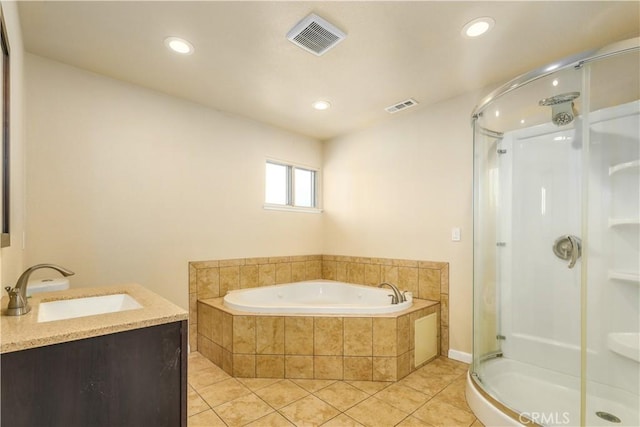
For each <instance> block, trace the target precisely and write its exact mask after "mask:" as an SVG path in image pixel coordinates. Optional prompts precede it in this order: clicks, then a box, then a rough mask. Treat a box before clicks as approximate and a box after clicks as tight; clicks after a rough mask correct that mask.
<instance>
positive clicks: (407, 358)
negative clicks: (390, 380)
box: [396, 351, 413, 380]
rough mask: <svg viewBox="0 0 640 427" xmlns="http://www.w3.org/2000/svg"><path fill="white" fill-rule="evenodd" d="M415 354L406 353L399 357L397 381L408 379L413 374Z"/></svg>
mask: <svg viewBox="0 0 640 427" xmlns="http://www.w3.org/2000/svg"><path fill="white" fill-rule="evenodd" d="M412 355H413V352H409V351H408V352H406V353H404V354H401V355H400V356H398V364H397V373H398V376H397V377H396V380H399V379H401V378H404V377H406V376H407V375H409V373H410V372H411V357H412Z"/></svg>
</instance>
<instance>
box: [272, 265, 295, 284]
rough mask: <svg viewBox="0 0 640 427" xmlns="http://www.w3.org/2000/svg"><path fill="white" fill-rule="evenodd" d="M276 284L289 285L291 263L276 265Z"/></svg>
mask: <svg viewBox="0 0 640 427" xmlns="http://www.w3.org/2000/svg"><path fill="white" fill-rule="evenodd" d="M276 283H278V284H279V283H291V263H290V262H286V263H280V264H276Z"/></svg>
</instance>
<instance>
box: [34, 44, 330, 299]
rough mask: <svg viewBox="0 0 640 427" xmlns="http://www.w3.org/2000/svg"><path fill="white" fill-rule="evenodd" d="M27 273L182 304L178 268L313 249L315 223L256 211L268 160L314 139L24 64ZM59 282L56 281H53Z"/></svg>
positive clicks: (311, 160)
mask: <svg viewBox="0 0 640 427" xmlns="http://www.w3.org/2000/svg"><path fill="white" fill-rule="evenodd" d="M26 81H27V91H26V99H27V117H28V123H27V137H28V144H27V156H28V157H27V192H28V200H27V212H28V216H27V220H28V221H27V230H28V233H27V252H28V257H27V264H29V265H31V264H36V263H40V262H53V263H58V264H61V265H63V266H65V267H67V268H70V269H72V270H74V271H76V273H77V274H76V275H75V276H73V277H72V278H71V283H72V286H98V285H105V284H113V283H125V282H138V283H140V284H142V285H144V286H146V287H148V288H150V289H152V290H154V291H155V292H157V293H159V294H160V295H163V296H164V297H166V298H168V299H170V300H171V301H174V302H176V303H177V304H179V305H181V306H182V307H184V308H186V307H187V306H188V291H187V283H188V281H187V277H188V266H187V262H188V261H194V260H207V259H220V258H236V257H238V258H239V257H257V256H277V255H283V256H286V255H305V254H318V253H321V252H322V238H321V227H322V216H321V215H318V214H308V213H291V212H281V211H266V210H264V209H263V208H262V204H263V201H264V181H263V180H264V162H265V159H266V157H275V158H279V159H285V160H290V161H293V162H297V163H302V164H306V165H310V166H315V167H320V166H321V162H322V147H321V143H320V142H318V141H315V140H313V139H310V138H306V137H303V136H299V135H295V134H292V133H289V132H286V131H283V130H279V129H276V128H273V127H270V126H267V125H263V124H260V123H257V122H255V121H251V120H247V119H244V118H241V117H237V116H233V115H229V114H225V113H221V112H217V111H214V110H212V109H209V108H205V107H202V106H199V105H197V104H193V103H190V102H187V101H182V100H179V99H176V98H172V97H169V96H165V95H162V94H159V93H157V92H153V91H149V90H146V89H143V88H140V87H138V86H134V85H130V84H127V83H123V82H120V81H117V80H112V79H109V78H106V77H103V76H99V75H96V74H92V73H89V72H86V71H83V70H80V69H77V68H73V67H70V66H67V65H63V64H60V63H57V62H53V61H50V60H48V59H44V58H42V57H38V56H34V55H31V54H27V55H26ZM52 274H53V275H55V273H52Z"/></svg>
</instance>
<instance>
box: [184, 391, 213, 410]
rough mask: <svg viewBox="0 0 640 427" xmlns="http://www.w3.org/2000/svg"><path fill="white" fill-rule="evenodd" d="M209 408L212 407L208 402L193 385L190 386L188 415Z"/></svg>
mask: <svg viewBox="0 0 640 427" xmlns="http://www.w3.org/2000/svg"><path fill="white" fill-rule="evenodd" d="M208 409H210V408H209V405H207V402H205V401H204V400H203V399H202V398H201V397H200V396H199V395H198V393H196V391H195V390H194V389H193V387H191V386H189V387H188V388H187V416H188V417H190V416H192V415H195V414H199V413H200V412H204V411H206V410H208Z"/></svg>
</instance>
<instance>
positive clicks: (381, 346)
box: [373, 317, 398, 356]
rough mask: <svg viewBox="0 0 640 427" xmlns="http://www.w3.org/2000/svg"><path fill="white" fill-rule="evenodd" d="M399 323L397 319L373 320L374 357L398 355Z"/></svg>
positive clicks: (382, 318)
mask: <svg viewBox="0 0 640 427" xmlns="http://www.w3.org/2000/svg"><path fill="white" fill-rule="evenodd" d="M397 347H398V343H397V321H396V319H395V318H385V317H374V318H373V355H374V356H396V355H397Z"/></svg>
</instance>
